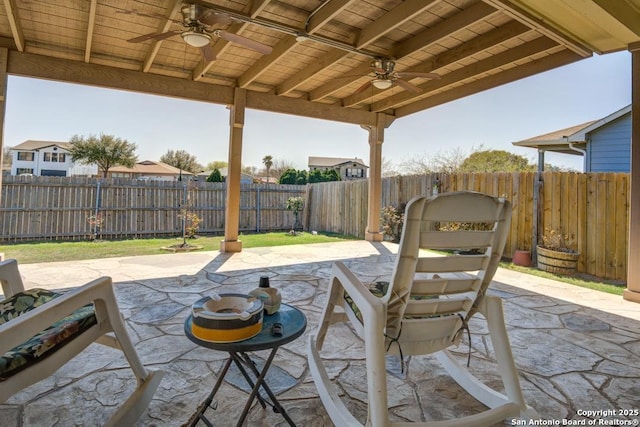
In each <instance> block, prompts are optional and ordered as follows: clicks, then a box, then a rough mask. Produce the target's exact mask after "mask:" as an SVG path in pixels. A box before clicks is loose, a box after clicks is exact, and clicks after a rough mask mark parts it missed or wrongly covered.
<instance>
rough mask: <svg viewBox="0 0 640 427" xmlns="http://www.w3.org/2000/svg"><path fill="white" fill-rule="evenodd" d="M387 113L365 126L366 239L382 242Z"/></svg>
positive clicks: (379, 115)
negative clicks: (366, 144)
mask: <svg viewBox="0 0 640 427" xmlns="http://www.w3.org/2000/svg"><path fill="white" fill-rule="evenodd" d="M386 119H387V117H386V115H385V114H382V113H379V114H377V116H376V125H375V126H363V127H364V128H365V129H367V130H368V131H369V202H368V210H367V229H366V231H365V236H364V238H365V240H368V241H369V242H381V241H382V238H383V234H382V232H381V231H380V210H381V209H382V206H381V201H382V143H383V142H384V128H385V127H387V125H386Z"/></svg>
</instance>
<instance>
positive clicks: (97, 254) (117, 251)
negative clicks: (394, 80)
mask: <svg viewBox="0 0 640 427" xmlns="http://www.w3.org/2000/svg"><path fill="white" fill-rule="evenodd" d="M222 239H223V237H222V236H216V237H198V238H197V239H190V240H188V241H187V242H188V243H189V244H190V245H199V246H202V247H203V249H202V250H205V251H213V250H218V249H220V241H221V240H222ZM350 239H353V238H350V237H346V236H342V235H338V234H329V233H326V234H317V235H313V234H310V233H298V234H297V235H295V236H293V235H290V234H289V233H286V232H280V233H265V234H246V235H242V236H240V240H242V247H243V248H257V247H266V246H282V245H300V244H313V243H326V242H338V241H342V240H350ZM180 243H182V239H181V238H162V239H132V240H115V241H95V242H90V241H75V242H39V243H15V244H5V245H0V252H3V253H4V256H5V258H15V259H17V260H18V262H19V263H20V264H31V263H38V262H51V261H73V260H79V259H93V258H113V257H120V256H133V255H154V254H161V253H167V252H166V251H163V250H162V248H163V247H168V246H172V245H178V244H180ZM500 266H501V267H504V268H509V269H512V270H516V271H520V272H523V273H527V274H531V275H535V276H540V277H546V278H549V279H553V280H558V281H561V282H566V283H570V284H572V285H575V286H581V287H583V288H589V289H595V290H598V291H601V292H607V293H611V294H615V295H622V292H623V291H624V289H625V288H626V286H625V285H624V284H621V283H615V282H610V281H602V280H598V279H597V278H593V277H586V276H579V275H576V276H560V275H557V274H551V273H547V272H545V271H541V270H538V269H536V268H531V267H520V266H516V265H514V264H512V263H504V262H503V263H501V264H500Z"/></svg>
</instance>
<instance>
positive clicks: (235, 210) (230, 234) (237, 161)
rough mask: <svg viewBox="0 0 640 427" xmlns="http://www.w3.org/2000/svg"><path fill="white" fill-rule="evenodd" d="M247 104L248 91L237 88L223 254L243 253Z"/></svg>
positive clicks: (232, 115) (231, 120)
mask: <svg viewBox="0 0 640 427" xmlns="http://www.w3.org/2000/svg"><path fill="white" fill-rule="evenodd" d="M246 104H247V91H246V89H241V88H236V89H235V92H234V96H233V105H232V106H231V108H230V113H229V165H228V167H227V204H226V206H225V215H224V217H225V220H224V240H222V241H221V242H220V251H221V252H241V251H242V242H241V241H240V240H238V235H239V228H240V170H241V169H242V131H243V127H244V111H245V107H246Z"/></svg>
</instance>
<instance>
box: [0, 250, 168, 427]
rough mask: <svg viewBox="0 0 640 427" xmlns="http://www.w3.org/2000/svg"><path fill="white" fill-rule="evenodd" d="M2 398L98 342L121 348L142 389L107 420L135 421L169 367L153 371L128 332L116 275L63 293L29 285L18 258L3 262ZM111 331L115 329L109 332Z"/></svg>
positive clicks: (0, 312) (0, 325)
mask: <svg viewBox="0 0 640 427" xmlns="http://www.w3.org/2000/svg"><path fill="white" fill-rule="evenodd" d="M0 281H1V282H2V289H3V293H4V298H5V299H4V300H2V301H0V403H2V402H4V401H6V400H7V399H8V398H10V397H11V396H12V395H14V394H15V393H17V392H18V391H20V390H22V389H24V388H26V387H28V386H30V385H31V384H34V383H36V382H38V381H40V380H42V379H44V378H47V377H48V376H50V375H51V374H52V373H53V372H55V371H56V370H58V369H59V368H60V367H61V366H62V365H64V364H65V363H66V362H68V361H69V360H70V359H71V358H73V357H74V356H76V355H77V354H78V353H80V352H81V351H82V350H83V349H84V348H85V347H87V346H88V345H89V344H91V343H93V342H99V343H101V344H105V345H109V346H111V347H114V348H118V349H121V350H122V352H123V353H124V355H125V356H126V358H127V360H128V362H129V364H130V366H131V369H132V370H133V373H134V375H135V377H136V379H137V388H136V390H135V391H134V392H133V393H132V394H131V396H130V397H129V398H128V399H127V400H126V401H125V402H124V403H123V404H122V405H121V406H120V408H119V409H118V410H117V411H116V412H115V413H114V414H113V415H112V416H111V418H110V419H109V421H108V423H107V424H106V425H109V426H128V425H133V424H134V423H135V422H136V420H137V419H138V418H139V417H140V415H141V414H142V413H143V412H144V411H145V410H146V408H147V406H148V405H149V402H150V401H151V398H152V397H153V395H154V393H155V391H156V389H157V388H158V385H159V384H160V381H161V379H162V376H163V375H164V372H162V371H147V370H146V369H145V368H144V366H143V365H142V363H141V361H140V358H139V357H138V354H137V352H136V350H135V348H134V346H133V343H132V342H131V339H130V337H129V334H128V333H127V330H126V327H125V324H124V321H123V319H122V316H121V314H120V311H119V310H118V305H117V302H116V297H115V294H114V292H113V286H112V283H111V278H110V277H101V278H99V279H96V280H94V281H92V282H90V283H88V284H86V285H84V286H82V287H80V288H77V289H74V290H72V291H70V292H67V293H64V294H60V293H57V292H52V291H48V290H45V289H30V290H26V291H25V289H24V285H23V283H22V279H21V277H20V272H19V270H18V263H17V262H16V260H13V259H10V260H6V261H3V262H0ZM109 332H113V334H114V336H112V335H111V334H108V335H105V334H107V333H109Z"/></svg>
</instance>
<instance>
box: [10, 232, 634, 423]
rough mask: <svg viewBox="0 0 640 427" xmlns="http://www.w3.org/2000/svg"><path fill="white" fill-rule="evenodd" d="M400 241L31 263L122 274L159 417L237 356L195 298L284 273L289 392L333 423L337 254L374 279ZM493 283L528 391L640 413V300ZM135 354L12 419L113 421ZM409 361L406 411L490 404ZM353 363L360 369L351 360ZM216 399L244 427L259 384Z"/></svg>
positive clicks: (355, 351)
mask: <svg viewBox="0 0 640 427" xmlns="http://www.w3.org/2000/svg"><path fill="white" fill-rule="evenodd" d="M396 249H397V245H394V244H390V243H373V244H372V243H370V242H365V241H351V242H342V243H332V244H316V245H307V246H282V247H272V248H254V249H245V250H244V251H243V252H241V253H238V254H233V255H231V254H220V253H218V252H202V253H189V254H164V255H154V256H145V257H130V258H112V259H102V260H86V261H76V262H60V263H47V264H38V265H36V264H31V265H24V266H22V267H21V271H22V274H23V276H24V279H25V284H26V286H27V287H43V286H45V285H46V286H47V287H50V288H68V287H72V286H77V285H80V284H83V283H85V282H86V281H88V280H90V279H93V278H95V277H98V276H102V275H109V276H112V277H113V280H114V282H115V283H116V293H117V296H118V300H119V303H120V309H121V311H122V314H123V315H124V317H125V318H126V320H127V323H128V325H129V327H130V332H131V334H132V337H133V339H134V341H135V342H136V347H137V349H138V352H139V353H140V356H141V358H142V360H143V362H144V363H145V364H146V365H147V366H148V367H150V368H153V369H163V370H164V371H166V376H165V377H164V379H163V381H162V383H161V385H160V388H159V389H158V391H157V393H156V395H155V397H154V400H153V401H152V402H151V405H150V406H149V409H148V411H147V412H146V413H145V414H144V415H143V416H142V417H141V419H140V420H139V422H138V425H145V426H148V425H153V426H179V425H183V424H184V423H187V422H188V421H189V419H190V418H191V416H192V415H193V414H194V412H195V411H196V409H197V408H198V406H199V405H200V404H201V402H202V401H203V400H204V399H205V398H206V396H207V394H208V393H209V391H210V390H211V388H212V387H213V384H214V383H215V380H216V374H217V372H219V370H220V368H221V366H222V362H223V360H224V359H225V358H226V353H222V352H216V351H212V350H207V349H204V348H201V347H198V346H196V345H195V344H193V343H192V342H191V341H189V340H188V339H187V338H186V337H185V336H184V332H183V323H184V320H185V318H186V317H187V315H188V314H189V313H190V308H191V304H192V303H193V302H194V301H196V300H197V299H199V298H200V297H201V296H205V295H208V294H209V293H210V292H211V291H215V292H218V293H224V292H241V293H247V292H248V291H249V290H250V289H252V288H254V287H255V286H257V283H258V278H259V276H261V275H265V274H266V275H268V276H270V278H271V283H272V286H275V287H277V288H279V289H280V291H281V293H282V299H283V302H286V303H289V304H292V305H295V306H297V307H298V308H300V309H302V310H303V311H304V312H305V314H306V315H307V320H308V327H307V330H306V332H305V334H304V335H303V336H302V337H300V338H298V339H297V340H295V341H294V342H292V343H290V344H288V345H286V346H284V347H282V348H281V349H280V350H279V351H278V354H277V356H276V359H275V361H274V364H275V365H277V366H278V367H280V368H282V369H283V370H284V371H286V372H287V373H289V374H290V375H291V376H292V377H293V378H294V379H295V382H296V383H297V384H296V385H295V386H294V387H293V388H291V389H289V390H286V391H284V392H283V393H282V394H280V395H279V397H278V398H279V399H280V401H281V403H282V404H283V406H284V407H285V408H286V410H287V412H288V414H289V415H290V416H291V418H292V419H293V420H294V421H295V422H296V423H297V424H298V425H301V426H302V425H304V426H324V425H330V424H331V422H330V420H329V418H328V416H327V414H326V412H325V411H324V408H323V407H322V405H321V403H320V400H319V398H318V397H317V391H316V389H315V386H314V384H313V381H312V380H311V379H310V376H308V369H307V363H306V354H305V346H306V341H307V338H306V336H307V334H309V333H310V332H313V331H315V328H316V324H317V319H318V317H319V315H320V311H321V309H322V307H323V304H324V299H325V297H326V295H325V290H326V287H327V284H328V279H329V276H330V272H331V262H332V261H333V260H338V259H340V260H346V263H347V265H349V266H350V268H351V269H353V270H354V272H356V274H357V275H358V276H359V277H360V278H361V279H362V280H363V281H365V282H372V281H376V280H384V279H385V278H388V276H389V274H390V266H391V265H392V262H393V259H394V253H395V250H396ZM490 292H492V293H494V294H498V295H500V296H501V297H502V298H503V299H504V306H505V315H506V321H507V325H508V328H509V334H510V339H511V344H512V347H513V352H514V357H515V361H516V365H517V366H518V368H519V371H520V373H521V381H522V386H523V389H524V393H525V397H526V399H527V401H528V403H529V404H530V405H532V406H533V407H534V408H536V409H537V411H538V412H539V413H540V414H541V416H542V417H543V418H544V419H548V420H560V424H562V421H561V420H562V419H575V420H578V419H584V416H581V415H580V414H581V412H580V411H593V410H605V409H611V410H619V409H627V410H633V409H636V410H637V409H638V398H637V396H638V395H640V386H639V384H640V356H638V355H639V354H640V332H639V331H640V310H639V308H640V306H638V305H636V304H633V303H630V302H627V301H624V300H623V299H622V298H621V297H617V296H613V295H608V294H602V293H599V292H596V291H590V290H587V289H583V288H576V287H572V286H570V285H566V284H563V283H559V282H554V281H551V280H547V279H541V278H538V277H533V276H529V275H524V274H521V273H516V272H513V271H508V270H502V269H500V270H499V271H498V273H497V274H496V276H495V281H494V283H493V284H492V287H491V288H490ZM470 329H471V332H472V353H471V356H472V357H471V369H472V370H473V371H476V372H477V373H478V374H479V376H480V377H482V378H485V379H486V380H487V381H488V382H493V381H499V377H498V376H497V373H496V372H495V370H494V369H493V362H492V357H491V356H490V355H491V353H492V348H491V343H490V341H489V340H488V336H487V330H486V325H485V322H484V321H483V320H482V319H476V320H474V321H472V322H471V324H470ZM336 335H338V334H336ZM339 340H340V342H339V343H336V340H333V343H335V345H333V346H332V347H330V348H329V351H328V352H327V354H326V356H327V357H329V358H331V359H333V366H332V369H331V374H332V375H335V376H337V377H338V381H339V382H340V384H341V387H342V389H343V390H344V392H345V393H346V394H347V395H348V396H349V397H350V399H351V406H352V407H353V408H359V409H360V411H359V413H360V418H361V420H362V421H364V420H365V417H366V406H365V405H364V404H363V403H362V400H361V397H362V396H363V394H364V393H365V392H366V384H365V383H364V381H363V377H364V372H365V369H364V350H363V346H362V345H360V343H359V341H358V340H355V339H354V337H353V335H352V332H351V331H349V330H348V329H347V328H346V327H344V329H343V330H342V331H341V333H340V334H339ZM467 352H468V347H467V341H466V339H465V340H463V343H462V344H461V345H460V347H459V349H458V353H457V354H458V355H459V357H461V358H464V359H466V357H467ZM262 353H264V352H261V353H260V355H261V356H263V357H265V356H264V355H263V354H262ZM121 357H122V356H121V353H119V352H116V351H115V350H112V349H109V348H105V347H102V346H98V345H96V344H93V345H91V346H90V347H89V348H88V349H86V350H85V351H84V352H83V353H82V354H81V355H80V356H78V357H76V358H75V359H73V360H72V361H71V362H70V363H68V364H67V365H66V366H65V367H64V368H62V369H61V370H59V371H58V372H57V373H56V374H55V375H53V376H52V377H50V378H48V379H47V380H45V381H42V382H40V383H38V384H36V385H34V386H32V387H30V388H28V389H26V390H24V391H23V392H21V393H19V394H17V395H15V396H14V397H12V398H11V399H9V400H8V401H7V402H5V404H4V405H0V426H2V427H4V426H18V425H38V426H41V425H56V424H57V425H99V424H101V423H102V422H104V421H105V420H106V418H107V417H108V415H109V414H110V413H111V412H112V411H113V410H114V409H115V408H116V407H117V406H118V405H119V404H120V403H121V401H122V398H123V396H126V395H127V394H128V393H129V392H130V391H131V387H132V381H131V378H132V375H131V373H130V371H129V370H128V368H127V365H126V363H124V361H123V360H122V359H121ZM396 362H397V361H394V360H390V364H389V368H390V371H393V372H395V374H394V375H393V376H392V377H390V378H391V379H390V384H389V388H390V389H393V390H394V392H393V393H391V395H390V405H392V406H393V408H394V409H393V412H394V414H395V416H396V419H397V420H411V421H419V420H430V419H447V418H453V417H457V416H461V415H468V414H469V413H472V412H475V411H476V410H477V409H478V408H479V406H478V405H479V404H478V403H477V402H476V401H475V400H473V399H472V398H471V397H469V396H467V395H466V394H465V393H464V392H461V389H460V388H459V387H458V386H457V384H455V382H453V380H451V379H450V378H449V377H448V376H447V375H446V374H445V373H444V371H443V370H441V369H440V367H439V365H438V363H437V362H436V361H435V360H431V359H430V358H427V357H413V358H412V359H411V360H409V362H408V364H407V365H406V366H405V372H409V373H410V375H411V381H410V382H409V381H404V380H403V377H404V375H403V374H402V373H400V371H399V369H396V368H398V364H397V363H396ZM347 365H349V368H350V369H348V370H345V369H344V368H345V367H346V366H347ZM274 372H276V371H274ZM433 390H438V392H433ZM216 397H217V400H218V407H217V410H215V411H213V410H211V409H210V410H208V411H207V416H208V417H209V419H211V420H212V421H213V422H214V424H215V425H221V426H226V425H234V424H235V421H236V419H237V418H238V416H239V414H240V413H241V412H242V407H243V406H244V403H245V401H246V399H247V395H246V393H245V392H243V391H240V390H239V389H238V388H237V387H235V386H233V385H231V384H229V383H228V382H225V383H224V385H223V386H222V389H221V390H220V391H219V393H218V395H217V396H216ZM356 412H358V411H357V409H356ZM608 418H609V419H637V418H638V417H637V416H636V417H623V416H610V417H608ZM247 424H248V425H252V426H260V425H264V426H274V425H285V423H284V420H283V419H282V417H281V416H280V415H279V414H275V413H273V411H271V410H270V409H269V408H268V410H263V409H262V408H261V407H260V406H259V405H257V404H254V406H253V408H252V410H251V412H250V414H249V417H248V423H247Z"/></svg>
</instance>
